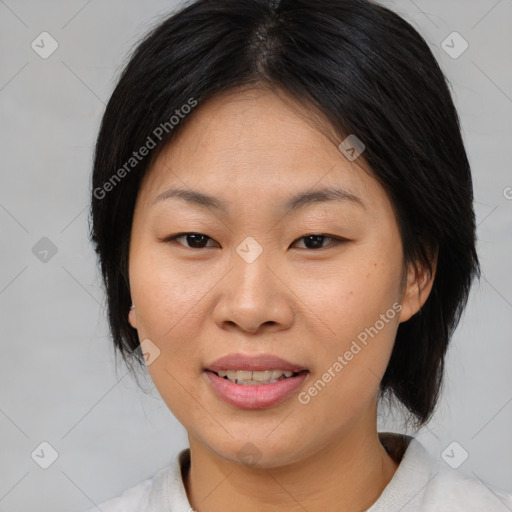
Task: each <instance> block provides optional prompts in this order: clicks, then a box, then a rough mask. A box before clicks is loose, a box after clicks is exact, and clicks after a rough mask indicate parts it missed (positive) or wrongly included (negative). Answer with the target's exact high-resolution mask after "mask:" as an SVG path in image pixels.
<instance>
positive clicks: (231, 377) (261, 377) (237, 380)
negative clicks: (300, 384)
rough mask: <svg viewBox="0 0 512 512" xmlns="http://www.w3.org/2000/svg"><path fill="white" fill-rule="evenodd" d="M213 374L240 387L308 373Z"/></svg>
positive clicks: (271, 382) (257, 372)
mask: <svg viewBox="0 0 512 512" xmlns="http://www.w3.org/2000/svg"><path fill="white" fill-rule="evenodd" d="M212 373H215V374H216V375H217V376H218V377H220V378H221V379H225V380H228V381H229V382H232V383H233V384H241V385H242V386H262V385H265V384H274V383H275V382H280V381H282V380H285V379H290V378H293V377H296V376H297V375H299V374H302V373H308V370H301V371H298V372H293V371H289V370H281V369H273V370H255V371H254V370H253V371H251V370H219V371H218V372H212Z"/></svg>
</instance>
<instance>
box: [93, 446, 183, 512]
mask: <svg viewBox="0 0 512 512" xmlns="http://www.w3.org/2000/svg"><path fill="white" fill-rule="evenodd" d="M189 463H190V450H189V448H185V449H183V450H181V451H180V452H178V453H176V454H175V455H174V456H173V458H172V461H171V463H170V464H169V465H167V466H165V467H164V468H163V469H160V470H159V471H158V472H157V473H155V474H154V475H153V476H152V477H151V478H147V479H146V480H143V481H142V482H140V483H138V484H137V485H135V486H133V487H130V488H129V489H126V490H125V491H124V492H123V493H122V494H121V495H119V496H117V497H115V498H113V499H111V500H109V501H106V502H104V503H101V504H98V505H96V506H95V507H93V508H91V509H89V510H87V512H97V511H98V510H101V511H102V512H145V511H147V510H151V511H155V512H160V511H162V512H164V511H165V512H167V511H168V510H170V509H171V508H172V510H187V509H190V505H188V500H187V496H186V491H185V487H184V485H183V480H182V477H181V474H182V469H183V468H184V467H186V465H187V464H189Z"/></svg>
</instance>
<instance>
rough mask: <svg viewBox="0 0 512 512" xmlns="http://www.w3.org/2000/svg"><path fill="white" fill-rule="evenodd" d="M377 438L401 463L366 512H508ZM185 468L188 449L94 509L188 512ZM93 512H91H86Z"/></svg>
mask: <svg viewBox="0 0 512 512" xmlns="http://www.w3.org/2000/svg"><path fill="white" fill-rule="evenodd" d="M379 438H380V440H381V443H382V444H383V445H384V446H385V448H386V450H388V452H389V453H390V454H396V457H397V459H398V460H400V459H401V460H400V464H399V466H398V469H397V470H396V472H395V474H394V475H393V478H392V479H391V481H390V482H389V484H388V485H387V486H386V488H385V489H384V491H383V492H382V494H381V495H380V497H379V498H378V500H377V501H376V502H375V503H374V504H373V505H372V506H371V507H370V508H369V509H368V510H367V511H366V512H398V511H400V512H473V511H474V512H511V511H512V493H510V492H506V491H503V490H498V489H496V488H494V487H490V486H488V485H487V484H485V483H483V482H481V481H480V480H478V479H476V478H470V477H467V476H465V475H464V474H462V473H460V472H458V471H455V470H453V469H451V468H450V467H449V466H448V465H446V464H445V463H444V462H442V461H441V460H439V461H436V460H434V459H433V458H432V457H431V456H430V455H429V454H428V453H427V451H426V450H425V448H424V447H423V445H422V444H421V443H420V442H419V441H418V440H417V439H415V438H413V437H410V436H405V435H402V434H391V433H382V432H381V433H379ZM404 449H405V453H404ZM401 454H403V456H402V455H401ZM392 456H394V455H392ZM189 464H190V449H189V448H185V449H183V450H182V451H180V452H179V453H178V454H176V455H175V456H174V458H173V460H172V463H171V464H170V465H169V466H167V467H165V468H164V469H162V470H160V471H159V472H158V473H156V474H155V475H154V476H153V477H152V478H149V479H147V480H144V481H143V482H141V483H139V484H137V485H136V486H134V487H131V488H130V489H128V490H126V491H125V492H124V493H123V494H122V495H121V496H119V497H117V498H114V499H112V500H109V501H107V502H105V503H103V504H101V505H99V508H100V509H101V511H102V512H190V511H192V510H193V509H192V507H191V505H190V503H189V501H188V498H187V493H186V491H185V486H184V484H183V480H182V477H181V470H182V467H183V468H185V471H187V468H188V465H189ZM97 511H98V508H94V509H90V510H89V511H88V512H97Z"/></svg>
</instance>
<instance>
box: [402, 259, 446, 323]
mask: <svg viewBox="0 0 512 512" xmlns="http://www.w3.org/2000/svg"><path fill="white" fill-rule="evenodd" d="M436 266H437V254H436V255H435V258H434V261H433V264H432V274H431V273H430V272H429V270H428V269H426V268H423V267H422V268H416V267H415V266H414V265H411V266H410V267H409V270H408V273H407V286H406V288H405V292H404V295H403V298H402V301H401V304H402V310H401V312H400V323H402V322H405V321H407V320H409V318H411V317H412V316H413V315H415V314H416V313H417V312H418V311H419V310H420V309H421V308H422V307H423V305H424V304H425V302H426V301H427V299H428V296H429V295H430V292H431V291H432V286H433V284H434V279H435V276H436Z"/></svg>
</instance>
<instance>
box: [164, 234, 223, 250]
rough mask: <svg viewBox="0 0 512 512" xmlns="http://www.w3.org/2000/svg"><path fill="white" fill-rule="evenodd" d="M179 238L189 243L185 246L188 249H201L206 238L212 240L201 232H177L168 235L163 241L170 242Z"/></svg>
mask: <svg viewBox="0 0 512 512" xmlns="http://www.w3.org/2000/svg"><path fill="white" fill-rule="evenodd" d="M180 238H183V239H184V240H185V241H186V242H187V243H190V245H188V246H185V247H188V248H189V249H203V248H204V247H205V242H206V241H207V240H208V239H209V240H213V239H212V238H210V237H209V236H207V235H203V234H202V233H179V234H177V235H173V236H170V237H168V238H166V239H165V240H163V241H164V242H172V241H174V240H179V239H180ZM182 245H183V244H182Z"/></svg>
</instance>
